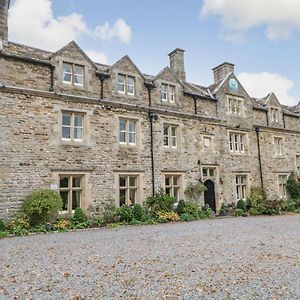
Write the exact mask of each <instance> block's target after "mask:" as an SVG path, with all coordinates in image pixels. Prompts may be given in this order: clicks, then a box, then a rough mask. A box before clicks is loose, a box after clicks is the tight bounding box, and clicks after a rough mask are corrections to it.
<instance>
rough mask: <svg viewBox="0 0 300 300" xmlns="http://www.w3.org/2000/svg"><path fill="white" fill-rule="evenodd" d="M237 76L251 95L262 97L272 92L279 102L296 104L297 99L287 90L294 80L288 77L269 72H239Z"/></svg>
mask: <svg viewBox="0 0 300 300" xmlns="http://www.w3.org/2000/svg"><path fill="white" fill-rule="evenodd" d="M237 77H238V79H239V80H240V81H241V83H242V85H243V87H244V88H245V89H246V91H247V92H248V93H249V95H250V96H252V97H256V98H263V97H265V96H266V95H267V94H269V93H270V92H274V94H275V95H276V97H277V98H278V100H279V102H280V103H281V104H284V105H289V106H291V105H295V104H297V100H296V99H295V98H293V97H291V96H290V95H289V91H290V90H291V89H292V88H293V87H294V82H293V81H292V80H290V79H289V78H286V77H284V76H281V75H280V74H276V73H269V72H261V73H241V74H239V75H238V76H237Z"/></svg>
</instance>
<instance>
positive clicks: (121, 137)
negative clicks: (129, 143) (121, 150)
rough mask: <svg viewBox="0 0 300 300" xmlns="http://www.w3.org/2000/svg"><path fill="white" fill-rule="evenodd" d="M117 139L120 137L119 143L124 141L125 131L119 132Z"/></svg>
mask: <svg viewBox="0 0 300 300" xmlns="http://www.w3.org/2000/svg"><path fill="white" fill-rule="evenodd" d="M119 139H120V143H126V133H125V132H120V134H119Z"/></svg>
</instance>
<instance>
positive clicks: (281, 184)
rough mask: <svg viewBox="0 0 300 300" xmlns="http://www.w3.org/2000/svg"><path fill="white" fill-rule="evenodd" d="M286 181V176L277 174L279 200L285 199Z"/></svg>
mask: <svg viewBox="0 0 300 300" xmlns="http://www.w3.org/2000/svg"><path fill="white" fill-rule="evenodd" d="M287 180H288V175H287V174H278V191H279V197H280V198H281V199H286V198H287V189H286V184H287Z"/></svg>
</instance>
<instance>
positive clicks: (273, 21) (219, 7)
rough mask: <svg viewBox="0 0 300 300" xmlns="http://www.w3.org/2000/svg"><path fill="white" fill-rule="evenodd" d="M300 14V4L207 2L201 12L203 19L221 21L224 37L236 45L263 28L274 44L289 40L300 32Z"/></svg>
mask: <svg viewBox="0 0 300 300" xmlns="http://www.w3.org/2000/svg"><path fill="white" fill-rule="evenodd" d="M299 11H300V1H299V0H243V1H241V0H204V3H203V6H202V8H201V13H202V15H204V16H208V15H215V16H219V17H220V18H221V22H222V29H223V31H224V35H225V36H226V38H227V39H231V40H233V41H236V39H235V37H238V39H240V37H241V34H243V33H245V32H247V31H248V30H250V29H251V28H254V27H259V26H264V27H265V28H266V36H267V37H268V38H269V39H271V40H277V39H282V38H283V39H285V38H289V37H290V36H291V34H292V33H293V32H295V31H300V18H299ZM237 41H239V40H237Z"/></svg>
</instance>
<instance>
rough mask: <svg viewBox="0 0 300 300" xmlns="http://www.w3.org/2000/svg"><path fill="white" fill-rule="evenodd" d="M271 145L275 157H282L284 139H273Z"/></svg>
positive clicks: (277, 137)
mask: <svg viewBox="0 0 300 300" xmlns="http://www.w3.org/2000/svg"><path fill="white" fill-rule="evenodd" d="M273 144H274V148H275V155H276V156H282V155H283V147H284V139H283V137H281V136H274V137H273Z"/></svg>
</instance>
